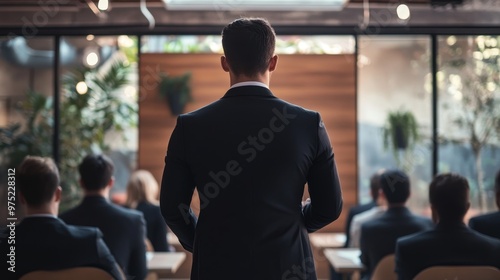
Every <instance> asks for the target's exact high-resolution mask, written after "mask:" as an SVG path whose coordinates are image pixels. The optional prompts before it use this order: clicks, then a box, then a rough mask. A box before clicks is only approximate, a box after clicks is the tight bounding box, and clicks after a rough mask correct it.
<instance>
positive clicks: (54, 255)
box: [0, 156, 124, 279]
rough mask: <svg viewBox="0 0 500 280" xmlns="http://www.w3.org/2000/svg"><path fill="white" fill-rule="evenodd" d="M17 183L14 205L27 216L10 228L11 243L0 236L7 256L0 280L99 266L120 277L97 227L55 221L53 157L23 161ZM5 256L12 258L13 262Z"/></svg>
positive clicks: (1, 248) (57, 197)
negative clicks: (23, 208) (12, 231)
mask: <svg viewBox="0 0 500 280" xmlns="http://www.w3.org/2000/svg"><path fill="white" fill-rule="evenodd" d="M15 182H16V187H17V190H18V195H19V196H18V197H16V201H15V203H16V206H21V205H23V206H24V207H25V208H26V209H25V210H26V217H25V218H24V219H23V220H22V221H21V223H20V224H19V225H17V226H16V227H15V228H13V229H12V230H14V229H15V235H14V236H15V238H14V239H9V238H7V237H8V236H10V235H11V234H10V233H9V232H4V233H3V234H2V238H0V253H1V254H2V256H3V258H2V259H4V258H5V257H7V261H2V271H1V272H0V279H19V278H20V277H21V276H23V275H24V274H26V273H29V272H32V271H36V270H61V269H68V268H74V267H81V266H87V267H96V268H100V269H103V270H105V271H106V272H108V273H109V274H111V275H112V276H113V277H114V278H115V279H124V278H123V275H122V274H121V271H120V269H119V267H118V264H117V263H116V261H115V259H114V258H113V255H111V253H110V251H109V249H108V247H107V246H106V244H105V243H104V241H103V240H102V239H101V237H102V234H101V232H100V231H99V229H97V228H92V227H77V226H69V225H66V224H65V223H64V222H63V221H62V220H60V219H58V218H57V212H58V209H59V203H60V201H61V193H62V190H61V187H59V171H58V170H57V167H56V165H55V164H54V162H53V161H52V159H50V158H41V157H32V156H28V157H26V158H25V159H24V160H23V162H22V163H21V165H20V166H19V167H18V168H17V169H16V181H15ZM16 208H17V207H16ZM7 230H8V231H10V229H9V228H8V229H7ZM9 254H10V255H13V256H14V257H13V258H14V259H13V261H12V262H11V263H9V260H11V259H12V258H11V257H9ZM9 268H10V269H9Z"/></svg>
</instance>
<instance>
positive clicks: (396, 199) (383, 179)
mask: <svg viewBox="0 0 500 280" xmlns="http://www.w3.org/2000/svg"><path fill="white" fill-rule="evenodd" d="M380 186H381V188H382V191H383V192H384V195H385V198H386V199H387V202H388V203H389V205H390V204H396V203H405V202H406V201H407V200H408V197H410V178H408V175H406V174H405V173H404V172H403V171H401V170H398V169H394V170H387V171H385V172H384V173H383V174H382V175H381V176H380Z"/></svg>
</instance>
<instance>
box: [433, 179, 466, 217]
mask: <svg viewBox="0 0 500 280" xmlns="http://www.w3.org/2000/svg"><path fill="white" fill-rule="evenodd" d="M429 201H430V203H431V205H432V207H433V208H434V209H435V210H436V211H437V214H438V215H439V220H440V222H441V221H445V222H446V221H462V220H463V218H464V216H465V214H466V213H467V210H468V209H469V182H468V181H467V179H465V178H464V177H463V176H460V175H458V174H453V173H446V174H440V175H437V176H436V177H435V178H434V179H433V180H432V182H431V184H430V186H429Z"/></svg>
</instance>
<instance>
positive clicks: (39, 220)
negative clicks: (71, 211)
mask: <svg viewBox="0 0 500 280" xmlns="http://www.w3.org/2000/svg"><path fill="white" fill-rule="evenodd" d="M37 224H38V225H39V224H64V222H63V221H62V220H61V219H59V218H57V217H48V216H45V217H42V216H34V217H29V216H28V217H25V218H24V219H23V220H22V221H21V222H20V223H19V226H21V225H24V226H26V225H37Z"/></svg>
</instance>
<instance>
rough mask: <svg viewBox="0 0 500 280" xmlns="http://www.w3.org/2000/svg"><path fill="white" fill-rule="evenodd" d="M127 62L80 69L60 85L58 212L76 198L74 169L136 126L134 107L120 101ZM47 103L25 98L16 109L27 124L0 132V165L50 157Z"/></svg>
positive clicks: (50, 113) (49, 103)
mask: <svg viewBox="0 0 500 280" xmlns="http://www.w3.org/2000/svg"><path fill="white" fill-rule="evenodd" d="M128 73H129V66H128V63H127V62H122V61H119V62H115V63H114V64H112V65H111V66H109V67H107V68H106V69H97V68H95V69H89V68H85V69H80V70H76V71H73V72H70V73H69V74H67V75H66V76H64V77H63V79H62V90H63V91H62V92H63V93H64V94H63V97H62V98H61V100H60V118H59V120H60V135H59V141H60V162H59V170H60V175H61V185H62V187H63V201H62V204H61V209H62V210H64V209H65V208H67V207H70V206H72V205H73V204H74V203H75V202H76V200H77V199H78V198H79V197H80V191H79V188H78V187H77V186H78V181H77V180H78V177H77V174H78V172H77V166H78V163H79V162H80V161H81V159H82V158H83V157H84V156H85V155H86V154H88V153H91V152H101V151H107V150H108V149H109V147H108V146H107V145H106V143H105V136H106V134H107V133H109V132H112V131H117V132H121V131H124V130H126V129H127V128H129V127H133V126H136V125H137V102H130V101H127V99H126V98H124V97H123V91H120V90H119V89H121V88H122V87H123V86H125V85H126V84H128V77H127V75H128ZM81 81H84V82H85V83H86V84H87V86H88V89H87V91H86V92H85V93H83V94H81V93H78V92H77V90H76V84H77V83H78V82H81ZM52 101H53V100H52V97H46V96H44V95H43V94H40V93H36V92H28V94H27V97H26V99H25V101H24V102H23V103H22V104H21V106H20V107H19V108H18V109H19V110H20V112H21V114H22V115H24V116H25V117H26V120H27V121H26V124H25V125H22V124H20V123H15V124H11V125H9V126H7V127H3V128H0V140H1V144H0V155H1V158H2V160H1V161H0V165H3V166H17V165H18V164H19V163H20V162H21V160H22V159H23V158H24V156H26V155H40V156H49V157H50V156H52V144H51V143H52V132H53V129H52V127H53V121H54V120H53V106H52Z"/></svg>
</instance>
